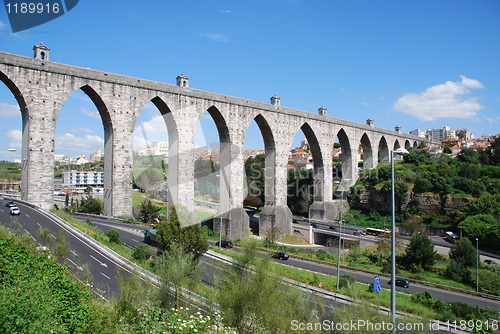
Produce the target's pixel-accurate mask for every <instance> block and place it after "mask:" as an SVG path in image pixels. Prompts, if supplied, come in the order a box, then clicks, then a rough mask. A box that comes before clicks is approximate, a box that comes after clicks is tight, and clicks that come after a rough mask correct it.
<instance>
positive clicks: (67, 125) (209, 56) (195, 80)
mask: <svg viewBox="0 0 500 334" xmlns="http://www.w3.org/2000/svg"><path fill="white" fill-rule="evenodd" d="M499 41H500V1H498V0H480V1H476V0H469V1H462V0H431V1H428V0H405V1H401V0H395V1H389V0H387V1H382V0H381V1H377V0H366V1H361V0H345V1H339V0H323V1H314V0H272V1H270V0H253V1H244V0H240V1H217V0H213V1H206V0H193V1H181V0H175V1H173V0H149V1H137V0H136V1H131V0H121V1H118V0H110V1H94V0H80V2H79V3H78V5H77V6H76V7H75V8H74V9H73V10H71V11H70V12H68V13H67V14H65V15H63V16H61V17H59V18H57V19H55V20H53V21H50V22H48V23H45V24H43V25H40V26H38V27H35V28H31V29H29V30H25V31H22V32H19V33H16V34H12V32H11V30H10V25H9V20H8V17H7V14H6V11H5V8H4V7H2V8H0V50H1V51H5V52H10V53H14V54H19V55H25V56H30V57H31V56H32V48H33V45H35V44H39V43H40V42H43V43H44V44H45V45H47V46H48V47H50V48H51V51H50V58H51V61H54V62H60V63H66V64H70V65H76V66H82V67H90V68H93V69H97V70H102V71H106V72H113V73H117V74H123V75H129V76H134V77H139V78H144V79H149V80H155V81H161V82H166V83H171V84H175V78H176V77H177V76H178V75H179V74H181V73H185V74H186V75H187V76H189V77H190V86H191V87H192V88H196V89H201V90H206V91H212V92H216V93H221V94H226V95H231V96H236V97H241V98H245V99H250V100H255V101H261V102H266V103H268V102H269V98H270V97H271V96H273V95H275V94H276V95H278V96H280V97H281V104H282V105H283V106H285V107H290V108H294V109H299V110H304V111H309V112H312V113H317V109H318V108H319V107H321V106H325V107H326V108H328V115H330V116H333V117H337V118H341V119H345V120H349V121H354V122H359V123H365V121H366V119H368V118H372V119H374V120H375V125H376V126H378V127H382V128H387V129H394V127H395V126H396V125H400V126H402V127H403V132H405V133H408V132H409V131H410V130H413V129H416V128H420V129H429V128H431V129H432V128H441V127H443V126H445V125H449V126H451V127H452V128H454V129H462V128H467V129H469V130H470V131H472V132H473V133H474V134H475V135H476V136H477V137H479V136H480V135H481V134H493V133H498V132H500V130H499V129H500V126H499V125H500V60H499V58H498V55H499V54H500V43H499ZM158 115H159V113H158V111H157V110H155V108H154V107H153V106H152V105H148V106H146V107H145V108H144V110H143V112H142V113H141V116H140V118H139V121H138V127H139V129H140V131H137V134H138V140H137V142H140V141H141V138H142V141H144V139H147V140H148V141H155V140H166V138H167V136H166V135H165V133H164V132H165V131H166V129H165V128H163V129H158V128H156V127H155V126H154V124H157V123H158V122H154V119H152V118H154V117H157V116H158ZM202 128H203V136H201V137H204V138H205V141H206V142H208V143H211V142H214V141H217V134H216V133H215V127H214V126H213V124H212V123H211V120H210V119H209V118H208V117H204V118H203V120H202ZM143 129H144V131H143ZM20 130H21V117H20V112H19V110H18V106H17V105H16V102H15V100H14V98H13V97H12V94H11V93H10V92H9V90H8V89H7V88H6V87H5V85H3V84H1V83H0V143H1V144H2V147H3V148H4V149H5V150H6V149H7V148H16V149H18V151H17V152H15V153H12V152H6V151H5V150H3V151H0V160H2V159H7V160H13V159H15V158H17V159H19V158H20V148H21V146H20V145H21V140H20ZM249 131H250V133H254V132H256V127H255V126H252V127H251V129H250V130H249ZM162 132H163V133H162ZM56 136H57V137H56V138H57V139H56V153H57V154H67V155H70V156H71V157H77V156H78V155H79V154H85V155H89V154H90V153H91V152H95V151H96V150H97V147H98V146H102V140H103V136H104V134H103V130H102V124H101V121H100V119H99V118H98V116H97V114H96V109H95V107H94V106H93V104H92V103H91V102H90V100H89V99H88V98H87V97H86V95H85V94H84V93H81V92H76V93H75V94H73V95H72V96H71V97H70V98H69V99H68V101H67V102H66V104H65V105H64V107H63V110H62V111H61V115H60V117H59V119H58V122H57V129H56ZM301 137H303V136H302V135H300V134H299V135H298V136H297V140H298V139H301ZM248 138H249V139H248V141H247V142H246V144H245V148H246V149H252V148H262V147H263V142H262V138H261V136H260V135H252V136H248Z"/></svg>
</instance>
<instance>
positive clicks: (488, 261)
mask: <svg viewBox="0 0 500 334" xmlns="http://www.w3.org/2000/svg"><path fill="white" fill-rule="evenodd" d="M484 263H487V264H497V263H496V262H495V261H493V260H484Z"/></svg>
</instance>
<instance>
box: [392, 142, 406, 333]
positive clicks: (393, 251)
mask: <svg viewBox="0 0 500 334" xmlns="http://www.w3.org/2000/svg"><path fill="white" fill-rule="evenodd" d="M408 153H409V152H408V151H407V150H406V149H404V148H398V149H396V150H393V151H391V195H392V196H391V199H392V203H391V209H392V229H391V315H392V323H393V325H394V328H396V198H395V193H394V155H395V154H399V155H406V154H408Z"/></svg>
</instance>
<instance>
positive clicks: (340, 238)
mask: <svg viewBox="0 0 500 334" xmlns="http://www.w3.org/2000/svg"><path fill="white" fill-rule="evenodd" d="M341 245H342V210H340V218H339V249H338V253H337V291H339V287H340V247H341Z"/></svg>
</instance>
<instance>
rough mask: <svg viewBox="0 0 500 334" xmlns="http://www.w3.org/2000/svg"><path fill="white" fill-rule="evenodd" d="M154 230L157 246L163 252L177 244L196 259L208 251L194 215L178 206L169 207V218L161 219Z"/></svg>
mask: <svg viewBox="0 0 500 334" xmlns="http://www.w3.org/2000/svg"><path fill="white" fill-rule="evenodd" d="M181 223H182V225H183V226H185V227H182V226H181ZM189 224H191V225H189ZM156 230H157V237H158V244H159V246H160V248H161V249H163V250H166V251H168V250H170V247H171V246H172V245H173V244H179V245H181V246H182V247H184V250H185V251H187V252H191V253H192V254H194V255H195V257H196V258H197V259H199V258H200V257H201V255H202V254H203V253H205V252H206V251H207V250H208V239H207V236H206V235H205V234H204V233H203V232H202V230H201V226H200V224H199V222H197V218H196V215H195V214H194V213H193V212H189V211H187V210H186V208H184V207H182V206H180V205H176V206H172V207H171V209H170V217H169V218H167V217H162V219H161V220H160V222H159V223H158V224H157V225H156Z"/></svg>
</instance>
